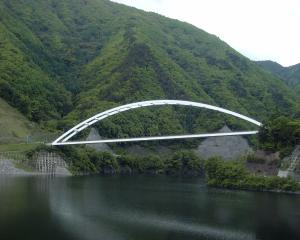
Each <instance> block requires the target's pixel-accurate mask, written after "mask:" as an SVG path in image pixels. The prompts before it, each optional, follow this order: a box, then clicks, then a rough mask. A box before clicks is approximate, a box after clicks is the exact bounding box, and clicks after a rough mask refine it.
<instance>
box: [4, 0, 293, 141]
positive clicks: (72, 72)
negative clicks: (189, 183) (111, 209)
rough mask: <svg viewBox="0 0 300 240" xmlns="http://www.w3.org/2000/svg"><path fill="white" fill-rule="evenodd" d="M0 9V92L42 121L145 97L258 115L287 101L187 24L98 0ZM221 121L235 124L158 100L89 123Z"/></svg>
mask: <svg viewBox="0 0 300 240" xmlns="http://www.w3.org/2000/svg"><path fill="white" fill-rule="evenodd" d="M0 16H1V17H0V36H1V38H0V39H1V42H0V49H1V51H0V70H1V71H0V94H1V96H2V97H3V98H4V99H6V100H7V101H8V102H10V103H11V104H12V105H14V106H16V107H17V108H18V109H19V110H20V111H22V112H23V113H25V114H26V116H28V117H29V118H31V119H33V120H36V121H41V120H42V121H48V126H49V127H56V128H60V129H65V128H67V127H69V126H71V125H72V124H74V123H75V122H78V121H79V120H83V119H85V118H87V117H88V116H91V115H92V114H95V113H97V112H98V111H101V110H104V109H107V108H108V107H112V106H116V105H119V104H121V103H129V102H133V101H138V100H147V99H163V98H169V99H186V100H193V101H200V102H205V103H211V104H214V105H218V106H222V107H226V108H228V109H232V110H235V111H238V112H241V113H244V114H246V115H249V116H253V117H256V118H258V120H263V119H264V118H266V117H268V116H269V115H270V114H272V112H275V111H276V112H277V111H279V112H284V113H286V114H289V113H291V112H293V111H294V109H296V108H297V101H296V96H295V94H294V93H293V92H292V91H290V90H289V89H288V87H287V86H286V85H285V84H284V83H282V82H281V81H280V79H278V78H276V77H274V76H273V75H272V74H271V73H267V72H266V71H264V70H262V69H261V68H260V67H258V66H257V65H256V64H255V63H252V62H251V61H250V60H248V59H247V58H245V57H243V56H242V55H241V54H239V53H238V52H236V51H235V50H234V49H232V48H231V47H230V46H228V45H227V44H226V43H224V42H222V41H221V40H220V39H219V38H217V37H216V36H213V35H210V34H208V33H206V32H204V31H202V30H200V29H197V28H196V27H194V26H192V25H189V24H187V23H182V22H180V21H176V20H171V19H168V18H165V17H162V16H159V15H157V14H154V13H146V12H143V11H140V10H137V9H134V8H130V7H126V6H123V5H119V4H116V3H112V2H110V1H106V0H64V1H58V0H35V1H33V0H31V1H17V0H9V1H8V0H1V1H0ZM7 93H9V94H7ZM71 97H72V100H73V103H72V104H73V106H72V104H71V102H70V100H71ZM61 117H62V118H63V120H58V121H57V120H55V121H53V119H60V118H61ZM207 119H210V120H209V121H208V120H207ZM49 120H52V121H49ZM224 121H226V122H227V124H228V125H230V126H231V127H233V128H236V127H238V126H239V125H243V124H242V123H240V122H238V121H236V120H234V119H231V118H224V117H220V115H219V114H216V113H211V112H207V111H196V110H189V111H187V110H186V109H183V108H179V107H177V108H173V107H161V108H157V109H155V110H153V109H142V110H137V111H134V114H132V113H126V114H122V115H118V116H116V117H114V119H113V120H107V121H104V122H103V123H102V124H101V125H99V126H98V127H99V128H100V133H101V135H105V136H128V135H131V136H138V135H145V134H146V135H156V134H168V133H180V132H186V131H189V132H194V131H201V130H204V129H205V130H207V129H208V130H210V129H216V128H219V127H221V126H223V125H224Z"/></svg>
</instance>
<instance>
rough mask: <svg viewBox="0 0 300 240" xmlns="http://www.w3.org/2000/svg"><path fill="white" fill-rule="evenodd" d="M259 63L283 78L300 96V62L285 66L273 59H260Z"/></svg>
mask: <svg viewBox="0 0 300 240" xmlns="http://www.w3.org/2000/svg"><path fill="white" fill-rule="evenodd" d="M257 64H258V65H259V66H261V67H263V68H264V69H266V70H267V71H269V72H271V73H273V74H275V75H276V76H278V77H280V78H281V79H283V80H284V81H285V82H286V83H287V84H288V86H290V87H292V88H293V89H295V90H296V91H297V93H298V95H299V96H300V63H299V64H296V65H293V66H290V67H283V66H281V65H280V64H278V63H276V62H272V61H258V62H257Z"/></svg>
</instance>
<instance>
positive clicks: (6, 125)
mask: <svg viewBox="0 0 300 240" xmlns="http://www.w3.org/2000/svg"><path fill="white" fill-rule="evenodd" d="M34 128H35V127H34V125H33V124H32V123H30V122H29V121H28V120H27V119H26V118H25V117H24V116H23V115H22V114H21V113H20V112H19V111H17V110H16V109H14V108H13V107H11V106H10V105H8V104H7V103H6V102H5V101H4V100H3V99H1V98H0V129H1V131H0V143H10V142H18V141H24V140H25V139H26V137H27V136H28V135H30V134H31V133H32V132H33V131H34Z"/></svg>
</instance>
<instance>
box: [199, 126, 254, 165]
mask: <svg viewBox="0 0 300 240" xmlns="http://www.w3.org/2000/svg"><path fill="white" fill-rule="evenodd" d="M219 132H231V130H230V129H229V128H228V127H227V126H224V127H223V128H222V129H220V130H219ZM249 152H252V149H251V147H250V146H249V144H248V141H247V140H246V139H245V138H243V137H241V136H226V137H211V138H207V139H205V140H204V141H203V142H202V143H201V144H200V145H199V147H198V149H197V153H198V154H199V155H201V156H203V157H205V158H209V157H213V156H220V157H222V158H224V159H226V160H230V159H236V158H238V157H240V156H241V155H243V154H246V153H249Z"/></svg>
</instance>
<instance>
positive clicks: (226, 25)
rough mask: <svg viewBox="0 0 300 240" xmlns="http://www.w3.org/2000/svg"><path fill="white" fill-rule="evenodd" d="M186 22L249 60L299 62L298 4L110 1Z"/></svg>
mask: <svg viewBox="0 0 300 240" xmlns="http://www.w3.org/2000/svg"><path fill="white" fill-rule="evenodd" d="M114 1H115V2H119V3H123V4H126V5H130V6H134V7H137V8H140V9H143V10H146V11H153V12H156V13H160V14H162V15H165V16H167V17H171V18H176V19H179V20H182V21H186V22H189V23H191V24H193V25H195V26H197V27H198V28H201V29H203V30H205V31H207V32H209V33H212V34H215V35H217V36H218V37H220V38H221V39H223V40H224V41H225V42H227V43H228V44H229V45H231V46H232V47H233V48H235V49H236V50H238V51H239V52H241V53H243V54H244V55H246V56H247V57H249V58H250V59H253V60H265V59H270V60H273V61H276V62H278V63H280V64H282V65H284V66H288V65H293V64H296V63H299V62H300V31H299V30H298V29H299V23H300V1H298V0H243V1H241V0H226V1H224V0H184V1H180V0H114Z"/></svg>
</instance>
